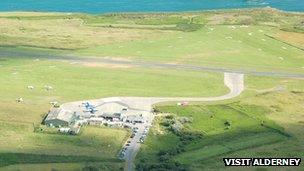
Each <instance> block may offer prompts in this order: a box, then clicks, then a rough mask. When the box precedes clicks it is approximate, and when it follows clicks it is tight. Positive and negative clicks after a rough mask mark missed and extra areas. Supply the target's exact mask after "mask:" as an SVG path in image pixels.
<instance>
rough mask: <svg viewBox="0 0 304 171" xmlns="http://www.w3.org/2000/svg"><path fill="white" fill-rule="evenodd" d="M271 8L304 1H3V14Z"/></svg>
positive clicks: (302, 5)
mask: <svg viewBox="0 0 304 171" xmlns="http://www.w3.org/2000/svg"><path fill="white" fill-rule="evenodd" d="M266 6H270V7H273V8H277V9H280V10H285V11H299V12H303V11H304V0H0V11H49V12H50V11H55V12H85V13H93V14H98V13H113V12H180V11H201V10H212V9H231V8H252V7H266Z"/></svg>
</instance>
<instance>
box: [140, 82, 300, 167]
mask: <svg viewBox="0 0 304 171" xmlns="http://www.w3.org/2000/svg"><path fill="white" fill-rule="evenodd" d="M246 82H247V88H248V90H247V91H246V92H245V93H244V94H243V95H242V96H241V97H239V98H236V99H234V100H229V101H227V102H221V103H211V104H197V105H193V106H192V105H191V106H185V107H180V106H168V105H167V104H164V105H160V106H158V107H157V109H158V110H159V111H161V112H163V113H171V114H174V115H176V117H188V118H192V120H193V121H192V123H187V124H184V129H185V130H186V131H188V132H189V131H190V132H195V133H201V134H203V137H202V138H201V139H194V140H192V141H190V142H186V143H185V142H183V141H181V139H180V138H179V137H178V136H177V135H176V134H174V133H172V132H171V131H168V130H166V129H165V127H163V126H162V125H161V123H162V122H163V116H161V117H160V116H159V117H157V119H156V121H155V125H154V126H153V128H152V130H151V132H150V133H149V136H148V138H147V140H146V142H145V144H144V145H143V147H142V149H141V151H140V153H139V154H138V156H137V166H138V167H141V168H142V167H144V168H146V169H148V168H149V169H151V170H153V169H152V168H153V167H161V168H171V169H172V168H175V169H182V168H185V169H187V170H202V169H204V170H214V168H217V169H218V170H229V168H224V165H223V162H222V158H223V157H253V156H254V157H269V156H271V157H303V156H304V153H303V152H302V150H300V149H302V148H303V144H302V143H301V142H302V141H303V138H304V137H303V134H302V133H301V130H302V129H303V124H302V122H303V117H302V114H301V112H300V110H299V109H300V108H301V107H300V106H299V105H301V100H302V99H303V93H301V92H303V90H304V89H303V88H304V87H303V81H302V80H296V79H277V78H276V79H274V78H267V77H265V78H264V77H247V78H246ZM263 83H264V84H263ZM273 86H282V87H283V89H279V90H276V89H275V88H273ZM269 99H271V102H270V101H269ZM211 116H212V117H211ZM227 120H228V121H229V122H230V123H231V126H230V128H229V129H226V127H227V126H226V125H225V124H224V122H225V121H227ZM261 123H263V125H261ZM172 144H174V146H172ZM180 150H181V151H180ZM160 153H161V154H166V153H167V156H166V155H160ZM165 159H167V160H165ZM142 162H144V165H146V166H143V165H142ZM140 163H141V164H140ZM176 167H177V168H176ZM248 169H249V170H254V168H248ZM274 169H277V168H269V170H274ZM288 169H289V168H288Z"/></svg>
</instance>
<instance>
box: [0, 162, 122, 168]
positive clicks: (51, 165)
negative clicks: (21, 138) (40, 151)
mask: <svg viewBox="0 0 304 171" xmlns="http://www.w3.org/2000/svg"><path fill="white" fill-rule="evenodd" d="M83 161H85V160H83ZM83 161H79V162H78V163H47V164H18V165H12V166H6V167H2V168H0V170H1V171H2V170H3V171H16V170H22V171H32V170H44V171H54V170H64V171H75V170H79V171H80V170H123V167H124V164H123V163H118V162H104V161H102V163H101V162H100V161H99V162H95V163H94V162H86V163H83Z"/></svg>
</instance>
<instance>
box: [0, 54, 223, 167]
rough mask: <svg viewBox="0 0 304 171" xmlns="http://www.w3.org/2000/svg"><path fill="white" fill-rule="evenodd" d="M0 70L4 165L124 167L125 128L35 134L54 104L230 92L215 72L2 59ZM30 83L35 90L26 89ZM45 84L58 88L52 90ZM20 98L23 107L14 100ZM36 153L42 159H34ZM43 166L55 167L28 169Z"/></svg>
mask: <svg viewBox="0 0 304 171" xmlns="http://www.w3.org/2000/svg"><path fill="white" fill-rule="evenodd" d="M0 66H1V67H0V83H1V85H0V87H1V88H0V99H1V100H0V108H1V111H0V130H1V133H0V142H1V143H0V144H1V145H0V160H1V159H2V161H3V162H1V164H2V165H1V166H7V165H12V164H19V163H20V164H24V163H58V162H64V163H75V162H76V163H80V164H79V165H77V166H75V167H78V166H79V167H85V166H86V165H85V164H81V163H83V162H84V161H91V162H92V161H98V162H102V163H105V165H109V167H112V165H115V166H113V167H114V168H120V167H121V166H122V163H121V162H118V161H117V162H113V161H112V160H113V159H115V157H116V154H117V152H118V150H119V149H120V148H121V146H122V144H123V142H124V141H125V139H126V137H127V136H128V135H129V133H128V132H127V131H125V130H117V129H108V128H96V127H86V128H84V129H83V131H82V133H81V134H80V135H79V136H67V135H59V134H47V133H39V132H34V126H39V124H40V123H41V121H42V119H43V117H44V116H45V114H46V113H47V112H48V110H49V109H50V107H51V105H50V104H49V102H50V101H54V100H56V101H59V102H60V103H64V102H70V101H76V100H84V99H94V98H102V97H109V96H214V95H220V94H224V93H226V92H227V91H228V89H227V88H226V87H225V86H224V85H223V75H221V74H212V73H199V72H188V71H185V72H180V71H176V70H162V69H155V70H150V69H142V68H130V67H121V66H120V67H116V66H107V65H105V66H102V67H95V66H86V65H78V64H70V63H67V62H56V61H53V62H52V61H48V60H43V59H42V60H39V61H37V60H35V58H27V57H25V58H15V57H11V58H9V57H7V58H0ZM184 80H188V81H187V82H184ZM29 85H31V86H34V89H33V90H30V89H27V86H29ZM45 85H50V86H52V87H53V88H54V89H53V90H51V91H47V90H45V88H44V86H45ZM19 97H22V98H23V99H24V103H20V104H18V103H17V102H15V99H17V98H19ZM14 154H15V157H13V156H12V155H14ZM33 154H37V155H38V156H34V157H30V156H31V155H33ZM20 155H21V156H24V158H22V157H21V158H20V157H18V156H20ZM39 155H45V156H43V158H45V159H47V160H41V156H39ZM64 156H69V157H64ZM84 158H86V160H84ZM8 159H10V160H8ZM21 166H22V165H21ZM40 166H41V167H43V168H44V167H46V169H47V168H48V167H50V165H40V164H39V165H37V164H35V165H29V166H26V168H27V167H28V168H35V167H40ZM18 167H20V166H19V165H16V166H11V167H9V168H8V169H10V168H11V169H14V168H18ZM22 167H23V166H22ZM54 167H57V166H56V165H55V166H54ZM58 167H59V168H60V165H59V166H58ZM96 167H97V168H102V167H101V166H99V165H97V166H96ZM105 167H106V166H105Z"/></svg>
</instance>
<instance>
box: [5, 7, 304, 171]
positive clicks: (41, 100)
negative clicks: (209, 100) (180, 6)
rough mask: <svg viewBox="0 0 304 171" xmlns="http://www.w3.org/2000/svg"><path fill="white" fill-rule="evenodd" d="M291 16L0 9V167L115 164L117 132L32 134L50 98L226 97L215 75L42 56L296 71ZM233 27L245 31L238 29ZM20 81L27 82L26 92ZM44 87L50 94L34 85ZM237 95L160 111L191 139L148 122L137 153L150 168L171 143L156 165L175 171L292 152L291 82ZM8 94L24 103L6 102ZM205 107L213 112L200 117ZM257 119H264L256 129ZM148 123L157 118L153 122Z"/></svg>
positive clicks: (297, 148) (294, 112)
mask: <svg viewBox="0 0 304 171" xmlns="http://www.w3.org/2000/svg"><path fill="white" fill-rule="evenodd" d="M302 17H303V14H291V13H284V12H279V11H276V10H272V9H256V10H227V11H226V10H225V11H216V12H214V11H210V12H202V13H181V14H177V13H170V14H107V15H86V14H72V15H70V14H64V13H0V22H1V23H2V25H1V26H0V45H1V48H0V51H1V53H2V55H1V56H2V57H0V109H1V110H0V130H1V132H0V160H1V162H0V163H1V164H2V165H1V166H6V167H3V168H1V169H2V170H18V169H21V170H53V169H57V170H82V169H83V168H84V167H89V166H92V167H94V168H98V169H101V170H120V169H121V167H123V163H122V162H119V161H116V160H115V157H116V154H117V152H118V150H119V149H120V148H121V146H122V143H123V142H124V141H125V139H126V137H127V136H128V135H129V133H128V132H127V131H125V130H119V129H108V128H97V127H86V128H84V129H83V130H82V133H81V134H80V135H78V136H67V135H59V134H46V133H38V132H34V125H36V126H37V125H39V124H40V122H41V121H42V118H43V117H44V116H45V114H46V112H47V111H48V110H49V108H50V104H49V102H50V101H54V100H56V101H59V102H60V103H65V102H70V101H76V100H84V99H94V98H102V97H109V96H184V97H186V96H192V97H200V96H218V95H222V94H225V93H227V92H228V89H227V88H226V87H225V86H224V85H223V76H222V75H221V74H213V73H201V72H195V71H181V70H174V69H172V70H167V69H150V68H137V67H133V66H128V65H106V64H96V63H83V64H71V63H68V62H62V61H48V60H46V59H45V58H49V56H48V55H47V54H49V53H52V54H71V53H74V54H77V55H79V57H80V56H83V55H84V56H86V55H93V56H101V57H102V56H108V57H111V58H114V59H115V58H118V59H121V58H122V59H132V60H146V61H156V62H160V63H161V62H164V63H182V64H194V65H202V66H215V67H225V68H237V69H239V68H241V69H252V70H259V71H262V70H267V71H274V70H275V71H285V72H298V73H301V72H303V68H302V67H303V63H304V61H303V60H304V53H303V51H302V50H300V49H299V48H296V47H294V46H298V44H301V39H300V38H299V36H297V35H301V34H302V32H303V28H302V27H301V21H302ZM243 24H245V25H249V27H240V26H241V25H243ZM231 26H234V27H235V28H236V29H232V27H231ZM286 31H292V32H297V34H287V32H286ZM248 33H252V35H251V36H250V35H249V34H248ZM278 33H280V34H282V35H281V36H282V37H280V36H278ZM269 36H274V37H276V38H278V40H275V39H272V38H270V37H269ZM230 37H231V38H230ZM262 39H265V41H263V40H262ZM284 42H288V44H290V45H288V44H285V43H284ZM283 47H284V48H283ZM12 51H13V52H14V53H15V54H14V53H12ZM19 52H22V53H21V54H18V53H19ZM32 52H34V53H32ZM4 54H6V55H4ZM33 54H36V55H34V56H33ZM4 56H5V57H4ZM36 58H39V59H40V61H36V60H34V59H36ZM29 85H32V86H34V87H35V89H34V90H28V89H27V88H26V87H27V86H29ZM45 85H50V86H52V87H53V88H54V90H53V91H46V90H45V89H44V88H43V87H44V86H45ZM282 89H283V90H282ZM246 90H247V91H246V92H245V93H244V94H242V95H241V97H239V98H237V99H236V100H231V101H229V102H221V103H217V104H214V103H213V105H207V106H206V105H205V104H203V105H197V106H189V107H185V108H180V107H176V106H174V107H172V106H171V107H160V108H161V110H162V111H166V112H171V113H175V114H176V115H177V116H187V117H193V118H194V121H193V123H191V124H185V126H186V130H187V131H189V132H190V133H193V135H192V134H189V135H188V134H186V135H187V136H190V137H191V136H194V137H195V136H198V135H200V134H202V135H203V138H202V139H194V140H193V141H192V142H188V141H186V142H181V139H180V137H179V136H177V135H176V134H173V133H172V132H168V131H167V130H165V129H164V128H163V127H162V126H161V125H159V124H156V125H155V126H154V127H153V129H152V131H151V133H150V134H149V137H148V139H147V141H146V142H145V144H144V145H143V149H142V151H141V152H140V153H139V156H138V159H139V160H144V161H145V162H147V161H148V163H149V164H156V165H157V164H159V163H160V161H159V156H158V153H159V151H162V152H172V151H173V152H174V153H175V152H176V151H174V150H176V148H179V147H180V148H183V150H184V151H182V152H180V153H178V154H173V155H169V157H171V158H170V162H169V164H168V163H166V164H164V165H167V166H168V167H171V166H172V165H170V164H172V163H173V162H176V163H173V165H175V164H177V165H178V164H180V168H182V167H185V168H187V169H190V170H200V169H206V170H210V169H214V168H221V167H222V162H221V160H219V159H220V158H222V157H224V156H240V155H241V156H248V157H250V156H252V155H256V156H267V155H268V156H279V157H280V156H288V157H292V156H300V157H302V156H304V155H303V153H302V151H303V143H301V142H303V141H304V139H303V134H302V131H303V122H304V121H303V117H302V115H301V114H302V113H301V112H302V111H303V110H302V105H301V104H302V101H303V100H304V99H303V93H302V92H303V91H304V86H303V81H302V80H294V79H275V78H268V77H263V78H261V77H252V76H249V77H246ZM287 90H288V91H287ZM19 97H22V98H23V99H24V103H22V104H18V103H16V102H15V99H16V98H19ZM213 113H215V116H216V117H214V118H213V119H210V114H213ZM202 114H203V115H202ZM226 120H229V121H231V123H232V126H231V127H230V129H229V130H227V129H226V127H225V125H224V124H223V123H224V122H225V121H226ZM261 121H265V122H266V123H265V124H266V126H261ZM274 121H275V122H276V123H275V122H274ZM160 122H161V119H160V118H157V120H156V123H160ZM278 124H279V126H278ZM189 132H188V133H189ZM289 136H291V137H289ZM265 137H267V138H265ZM223 142H225V144H224V143H223ZM173 144H174V146H176V147H173ZM205 147H208V148H205ZM162 157H163V158H164V159H166V158H167V157H168V156H166V155H164V156H162ZM86 161H97V162H96V163H95V162H94V163H87V162H86ZM60 162H64V163H60ZM99 162H100V163H102V164H99ZM7 165H10V166H7ZM1 169H0V170H1ZM87 169H88V168H87ZM91 169H92V168H91Z"/></svg>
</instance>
